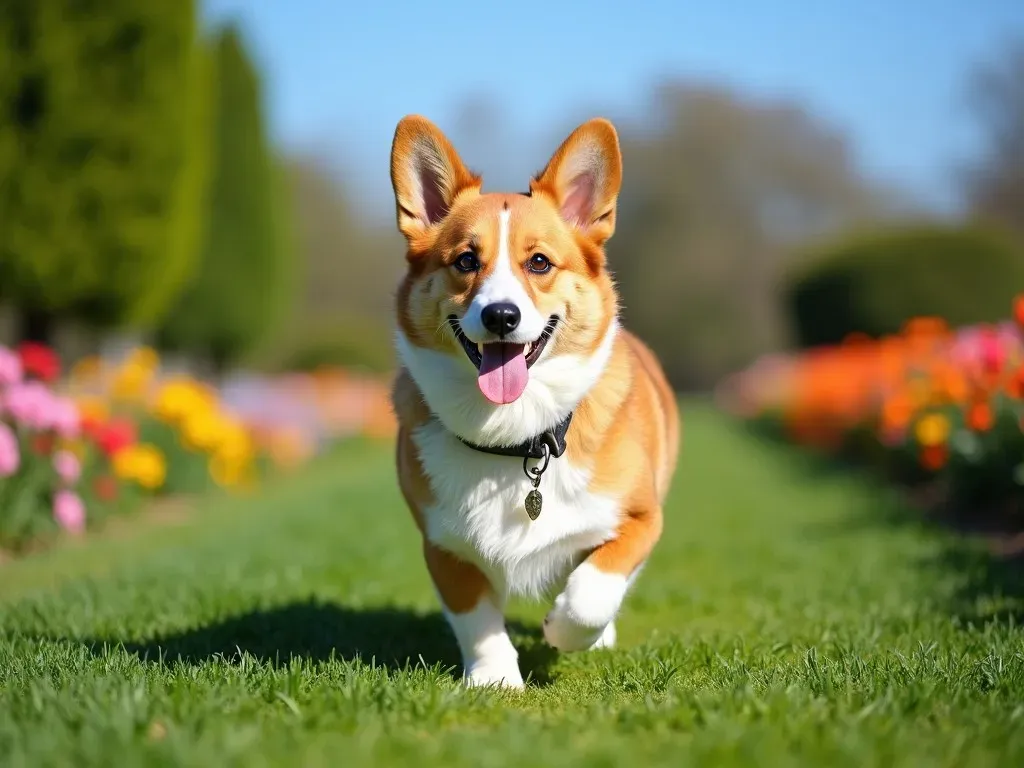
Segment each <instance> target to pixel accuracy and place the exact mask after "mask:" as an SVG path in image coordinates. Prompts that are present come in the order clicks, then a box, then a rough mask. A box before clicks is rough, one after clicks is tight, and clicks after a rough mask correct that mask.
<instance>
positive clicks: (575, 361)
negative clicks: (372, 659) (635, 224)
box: [391, 115, 679, 688]
mask: <svg viewBox="0 0 1024 768" xmlns="http://www.w3.org/2000/svg"><path fill="white" fill-rule="evenodd" d="M621 178H622V158H621V153H620V149H619V140H618V135H617V133H616V130H615V128H614V126H613V125H612V124H611V123H610V122H608V121H607V120H604V119H593V120H590V121H589V122H586V123H584V124H582V125H580V126H579V127H578V128H577V129H576V130H575V131H573V132H572V134H571V135H569V137H568V138H567V139H566V140H565V141H564V142H563V143H562V145H561V147H559V149H558V150H557V151H556V152H555V154H554V155H553V156H552V158H551V160H550V161H549V162H548V164H547V167H546V168H545V169H544V170H543V171H542V172H541V173H540V174H538V175H537V176H536V177H535V178H534V179H532V180H531V182H530V186H529V192H526V193H511V194H499V193H483V192H482V191H481V185H482V180H481V177H480V176H478V175H476V174H474V173H473V172H471V171H470V170H469V169H467V168H466V166H465V165H464V164H463V163H462V160H461V159H460V158H459V155H458V154H457V153H456V151H455V149H454V147H453V146H452V144H451V143H450V142H449V140H448V139H447V138H446V137H445V136H444V134H443V133H442V132H441V131H440V130H439V129H438V128H437V127H436V126H435V125H434V124H433V123H432V122H430V121H429V120H427V119H425V118H423V117H420V116H418V115H409V116H407V117H405V118H403V119H402V120H401V121H400V122H399V124H398V127H397V129H396V131H395V135H394V141H393V144H392V150H391V182H392V186H393V188H394V193H395V200H396V208H397V220H398V221H397V223H398V229H399V230H400V231H401V233H402V235H404V237H405V240H406V242H407V246H408V248H407V254H406V262H407V263H406V269H405V273H404V276H403V277H402V279H401V281H400V283H399V285H398V289H397V292H396V311H397V326H396V333H395V343H396V346H397V350H396V351H397V355H398V361H399V370H398V374H397V376H396V378H395V382H394V386H393V389H392V403H393V407H394V411H395V414H396V416H397V419H398V425H399V430H398V438H397V448H396V464H397V473H398V480H399V487H400V489H401V492H402V495H403V497H404V499H405V502H406V503H407V505H408V507H409V509H410V511H411V513H412V517H413V519H414V521H415V524H416V526H417V527H418V528H419V531H420V533H421V534H422V539H423V556H424V558H425V561H426V568H427V571H428V573H429V575H430V578H431V580H432V582H433V586H434V589H435V592H436V594H437V597H438V598H439V601H440V604H441V608H442V611H443V614H444V616H445V618H446V619H447V622H448V624H449V625H450V627H451V630H452V632H453V633H454V635H455V639H456V641H457V643H458V646H459V650H460V652H461V655H462V662H463V664H462V666H463V679H464V680H465V682H466V683H467V684H469V685H494V684H497V685H502V686H508V687H511V688H521V687H522V686H523V676H522V673H521V670H520V668H519V661H518V654H517V652H516V649H515V647H514V646H513V644H512V642H511V640H510V639H509V636H508V633H507V630H506V625H505V618H504V607H505V604H506V601H507V599H508V598H510V597H511V596H513V595H515V596H524V597H533V598H542V597H545V596H547V597H552V596H553V597H554V599H553V605H552V607H551V609H550V611H549V612H548V614H547V618H546V619H545V620H544V628H543V631H544V637H545V638H546V640H547V642H548V643H550V645H552V646H553V647H554V648H556V649H559V650H561V651H578V650H584V649H589V648H602V647H610V646H612V645H614V643H615V637H616V631H615V618H616V615H617V613H618V612H619V609H620V607H621V605H622V601H623V598H624V597H625V595H626V593H627V590H628V589H629V588H630V586H631V585H632V584H633V583H634V581H635V580H636V578H637V576H638V574H639V573H640V570H641V568H642V567H643V565H644V563H645V562H646V560H647V558H648V556H649V555H650V554H651V551H652V548H653V547H654V545H655V544H656V542H657V541H658V539H659V537H660V535H661V531H662V504H663V502H664V499H665V495H666V493H667V492H668V489H669V486H670V484H671V482H672V478H673V475H674V473H675V465H676V460H677V450H678V439H679V438H678V429H679V424H678V414H677V405H676V399H675V396H674V393H673V391H672V389H671V387H670V386H669V384H668V382H667V380H666V378H665V375H664V373H663V371H662V368H661V366H660V364H659V362H658V360H657V359H656V358H655V355H654V354H653V353H652V352H651V351H650V350H649V349H648V348H647V346H645V345H644V344H643V343H642V342H641V341H640V340H639V339H638V338H637V337H636V336H634V335H632V334H631V333H630V332H629V331H627V330H625V329H624V328H623V327H622V325H621V324H620V321H619V316H618V307H619V302H618V297H617V294H616V289H615V286H614V284H613V280H612V277H611V275H610V274H609V271H608V268H607V265H606V261H605V251H604V244H605V242H606V241H607V240H608V238H610V237H611V236H612V233H613V232H614V229H615V213H616V202H617V198H618V193H619V186H620V183H621Z"/></svg>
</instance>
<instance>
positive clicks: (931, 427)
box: [914, 413, 950, 448]
mask: <svg viewBox="0 0 1024 768" xmlns="http://www.w3.org/2000/svg"><path fill="white" fill-rule="evenodd" d="M949 429H950V427H949V419H947V418H946V417H945V416H943V415H942V414H941V413H929V414H927V415H926V416H922V417H921V419H920V420H919V421H918V422H917V426H916V427H915V429H914V433H915V434H916V435H917V442H918V443H920V444H921V445H923V446H925V447H926V448H929V447H934V446H939V445H945V444H946V441H947V440H948V439H949Z"/></svg>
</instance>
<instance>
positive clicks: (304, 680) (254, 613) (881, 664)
mask: <svg viewBox="0 0 1024 768" xmlns="http://www.w3.org/2000/svg"><path fill="white" fill-rule="evenodd" d="M683 439H684V448H683V455H682V462H683V463H682V467H681V471H680V474H679V476H678V480H677V482H676V486H675V491H674V495H673V497H672V500H671V503H670V505H669V508H668V510H667V513H666V518H667V520H666V530H665V535H664V538H663V539H662V542H661V544H660V545H659V548H658V549H657V550H656V553H655V556H654V557H653V559H652V561H651V563H650V565H649V567H648V568H647V569H646V571H645V572H644V574H643V576H642V578H641V579H640V581H639V583H638V585H637V587H636V589H635V591H634V592H633V593H632V595H631V596H630V597H629V598H628V600H627V603H626V608H625V609H624V612H623V614H622V616H621V617H620V621H619V624H618V630H619V640H620V646H619V648H618V649H617V650H614V651H601V652H595V653H591V654H577V655H562V656H559V655H557V654H555V653H553V652H551V651H550V650H549V649H547V647H546V646H545V645H544V643H543V641H542V639H541V637H540V631H539V622H540V620H541V618H542V617H543V615H544V611H545V606H540V605H530V604H516V605H514V607H513V614H512V627H513V629H514V636H513V639H514V641H515V642H516V643H517V645H518V646H519V647H520V649H521V660H522V664H523V670H524V673H527V672H529V673H530V674H532V678H533V681H534V685H533V686H531V687H530V688H529V689H528V690H527V691H526V692H525V693H522V694H513V693H498V692H493V691H468V690H463V689H462V688H460V686H459V685H458V684H457V683H456V681H455V679H454V678H453V677H452V675H451V673H450V671H449V669H450V668H451V667H452V666H453V665H456V664H457V663H458V656H457V651H456V648H455V644H454V641H453V640H452V639H451V637H450V636H449V634H448V632H447V630H446V628H445V625H444V623H443V621H442V619H441V618H440V615H439V613H438V612H437V607H436V604H435V600H434V597H433V592H432V590H431V587H430V585H429V582H428V581H427V576H426V571H425V569H424V567H423V565H422V562H421V559H420V555H419V545H418V541H417V537H416V534H415V532H414V527H413V525H412V523H411V521H409V520H408V519H407V513H406V511H405V509H404V507H403V506H402V503H401V501H400V497H399V494H398V491H397V489H396V487H395V483H394V480H393V470H392V466H391V450H390V448H389V447H387V446H370V447H367V446H365V445H360V446H349V447H347V448H345V449H343V450H341V451H339V452H338V453H337V454H336V455H333V456H331V457H328V458H325V459H324V460H322V461H320V462H318V463H317V465H316V466H314V467H312V468H310V469H309V470H307V471H305V472H304V473H303V474H302V475H301V476H296V477H293V478H289V479H287V480H284V481H281V482H279V483H277V484H275V485H274V486H273V487H272V488H270V489H268V490H267V491H266V492H265V493H264V494H262V495H261V496H260V497H259V498H256V499H253V500H223V499H207V500H205V501H204V502H202V503H200V504H199V505H198V507H197V509H195V510H194V512H193V514H191V515H190V516H188V518H187V519H186V521H185V522H183V523H179V524H176V525H168V524H163V525H145V524H139V525H133V526H129V527H127V528H126V527H122V528H121V529H120V530H118V531H117V532H116V533H114V534H111V535H109V536H104V537H99V538H97V539H95V540H92V541H89V542H88V543H84V544H76V545H73V546H67V547H63V548H62V549H60V550H58V551H54V552H50V553H47V554H43V555H39V556H35V557H32V558H29V559H26V560H22V561H18V562H15V563H11V564H6V565H3V566H0V765H3V766H5V768H15V766H33V768H36V767H37V766H45V765H75V766H84V765H97V766H100V765H102V766H118V768H123V767H124V766H132V765H146V766H160V765H208V766H213V765H216V766H228V765H239V766H241V765H244V766H260V765H303V766H317V765H331V766H358V765H363V764H371V763H372V764H379V765H391V764H403V763H408V764H415V765H417V766H425V765H433V764H439V765H445V766H461V765H467V766H468V765H473V766H490V765H515V766H530V767H531V768H533V767H535V766H545V765H561V764H565V763H570V762H586V763H587V764H588V765H595V766H605V765H607V766H613V765H614V766H619V765H645V764H655V765H672V766H679V765H687V764H694V765H712V764H713V765H765V766H769V765H770V766H775V765H780V766H781V765H787V764H807V765H816V766H817V765H829V766H839V765H849V766H858V768H860V767H861V766H872V765H878V766H882V765H885V766H892V765H922V766H939V765H948V766H954V765H955V766H979V765H992V766H996V765H999V766H1011V765H1024V629H1022V627H1021V619H1022V618H1024V597H1022V596H1024V584H1022V582H1021V580H1020V578H1019V575H1017V574H1016V573H1015V572H1014V571H1013V570H1012V569H1011V568H1009V567H1006V566H1005V565H1000V564H999V563H996V562H993V561H990V560H989V559H987V557H986V556H985V554H984V553H983V552H982V551H981V550H980V548H978V547H975V546H971V545H969V544H967V543H965V542H962V541H957V540H955V539H953V538H952V537H950V536H946V535H945V534H942V533H941V532H936V531H927V530H924V529H922V528H921V527H919V526H917V525H915V524H913V523H911V522H907V520H908V517H907V515H905V514H902V512H901V510H900V509H899V506H898V502H897V501H896V500H895V498H894V496H893V495H892V494H891V493H889V492H887V491H886V490H885V489H882V488H879V487H874V486H872V485H870V484H869V483H867V482H866V481H865V480H864V479H863V478H856V477H854V476H852V475H849V474H844V473H841V472H838V471H830V470H828V469H827V468H824V467H822V466H821V465H820V464H818V463H816V462H814V461H812V460H810V459H808V458H805V457H802V456H800V455H798V454H795V453H790V452H788V451H786V450H782V449H779V448H776V447H771V446H769V445H767V444H765V443H761V442H758V441H757V440H756V439H754V438H752V437H749V436H747V435H745V434H743V433H742V432H741V431H740V429H739V428H737V427H734V426H732V425H730V424H729V423H728V422H727V421H726V420H725V418H724V417H722V416H719V415H717V414H715V413H714V412H713V411H711V410H709V409H708V408H707V407H706V406H702V405H696V404H684V431H683Z"/></svg>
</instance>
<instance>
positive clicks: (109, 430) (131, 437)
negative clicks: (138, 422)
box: [96, 419, 136, 456]
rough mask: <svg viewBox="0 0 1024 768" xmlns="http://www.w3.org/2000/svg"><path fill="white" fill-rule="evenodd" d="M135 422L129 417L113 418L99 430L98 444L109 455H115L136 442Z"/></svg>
mask: <svg viewBox="0 0 1024 768" xmlns="http://www.w3.org/2000/svg"><path fill="white" fill-rule="evenodd" d="M135 439H136V435H135V424H134V423H132V422H131V421H129V420H128V419H111V420H110V421H108V422H107V423H106V424H104V425H103V427H102V428H101V429H100V431H99V435H98V436H97V438H96V444H97V445H99V447H100V450H101V451H103V452H104V453H105V454H106V455H107V456H113V455H114V454H115V453H117V452H118V451H120V450H121V449H123V448H127V447H128V446H129V445H132V444H133V443H134V442H135Z"/></svg>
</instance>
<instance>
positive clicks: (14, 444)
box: [0, 422, 21, 477]
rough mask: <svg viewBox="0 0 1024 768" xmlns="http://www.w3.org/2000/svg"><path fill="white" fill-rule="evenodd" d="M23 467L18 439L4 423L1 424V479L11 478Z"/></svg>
mask: <svg viewBox="0 0 1024 768" xmlns="http://www.w3.org/2000/svg"><path fill="white" fill-rule="evenodd" d="M20 466H21V453H20V451H19V450H18V438H17V437H15V435H14V432H12V431H11V428H10V427H8V426H7V425H6V424H4V423H3V422H0V477H10V476H11V475H13V474H14V473H15V472H17V471H18V467H20Z"/></svg>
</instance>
